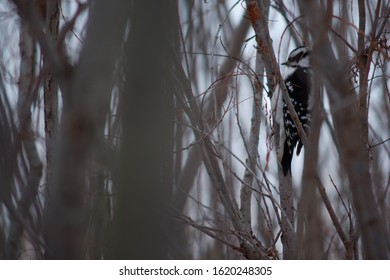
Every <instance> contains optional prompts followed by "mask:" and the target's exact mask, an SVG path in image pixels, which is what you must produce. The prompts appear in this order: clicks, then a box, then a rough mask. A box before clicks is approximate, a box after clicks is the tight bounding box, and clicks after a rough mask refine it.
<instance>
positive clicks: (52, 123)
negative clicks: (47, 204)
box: [43, 0, 60, 193]
mask: <svg viewBox="0 0 390 280" xmlns="http://www.w3.org/2000/svg"><path fill="white" fill-rule="evenodd" d="M59 20H60V2H59V1H58V0H47V2H46V26H47V29H48V30H49V34H50V36H51V37H52V39H53V40H52V41H53V42H56V41H57V37H58V26H59ZM45 66H48V65H46V64H45ZM48 69H50V68H48ZM43 92H44V93H43V94H44V95H43V97H44V111H45V143H46V187H45V190H46V192H47V193H48V192H49V189H50V186H51V185H52V177H53V154H54V146H55V142H56V138H57V137H56V134H57V129H58V83H57V81H56V79H55V78H54V77H53V74H52V73H47V74H46V76H45V78H44V88H43Z"/></svg>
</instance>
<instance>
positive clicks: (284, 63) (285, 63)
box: [282, 61, 290, 66]
mask: <svg viewBox="0 0 390 280" xmlns="http://www.w3.org/2000/svg"><path fill="white" fill-rule="evenodd" d="M282 65H287V66H288V65H290V63H288V61H286V62H283V63H282Z"/></svg>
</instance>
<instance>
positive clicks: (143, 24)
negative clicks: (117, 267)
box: [110, 0, 183, 259]
mask: <svg viewBox="0 0 390 280" xmlns="http://www.w3.org/2000/svg"><path fill="white" fill-rule="evenodd" d="M131 3H132V4H131V7H132V11H131V15H130V29H129V38H128V42H127V61H126V68H127V69H126V88H125V93H124V96H123V103H122V105H121V115H122V121H123V137H122V140H121V151H120V159H119V164H120V166H118V169H117V178H116V182H115V184H117V188H118V197H117V205H116V212H115V216H114V232H113V236H112V244H113V245H112V248H113V251H112V252H111V255H110V258H115V259H167V258H172V257H174V256H178V255H180V252H174V250H173V248H174V247H173V245H174V242H175V241H176V240H175V237H174V236H175V231H174V228H173V226H172V220H171V217H170V216H169V212H168V210H169V203H170V200H171V196H172V192H173V188H172V186H173V184H172V183H173V165H172V159H173V143H174V142H173V140H174V139H173V127H174V126H173V120H174V117H173V114H174V108H173V104H174V103H173V94H172V92H173V83H174V80H175V71H176V70H175V68H174V65H175V64H174V63H173V62H174V60H175V59H177V58H176V57H177V56H178V38H179V37H178V35H179V26H178V23H179V22H178V12H177V3H176V1H168V2H167V1H165V2H160V1H150V0H147V1H132V2H131ZM182 257H183V256H182Z"/></svg>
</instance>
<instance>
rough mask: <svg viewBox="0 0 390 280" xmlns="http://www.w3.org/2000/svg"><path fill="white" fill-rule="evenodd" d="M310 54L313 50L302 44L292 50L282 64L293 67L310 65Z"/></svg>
mask: <svg viewBox="0 0 390 280" xmlns="http://www.w3.org/2000/svg"><path fill="white" fill-rule="evenodd" d="M310 54H311V51H310V49H309V48H308V47H306V46H300V47H298V48H296V49H294V50H293V51H291V52H290V54H289V56H288V60H287V61H286V62H283V63H282V65H285V66H287V67H292V68H299V67H310Z"/></svg>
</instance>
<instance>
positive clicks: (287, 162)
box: [281, 141, 293, 176]
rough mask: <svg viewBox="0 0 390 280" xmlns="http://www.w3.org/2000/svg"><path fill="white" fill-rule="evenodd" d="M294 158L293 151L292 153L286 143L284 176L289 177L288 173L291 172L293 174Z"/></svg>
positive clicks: (283, 166) (283, 160)
mask: <svg viewBox="0 0 390 280" xmlns="http://www.w3.org/2000/svg"><path fill="white" fill-rule="evenodd" d="M292 157H293V151H290V149H289V148H288V145H287V141H286V142H284V151H283V157H282V161H281V165H282V169H283V174H284V176H286V175H287V172H288V171H289V170H290V172H291V160H292Z"/></svg>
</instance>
